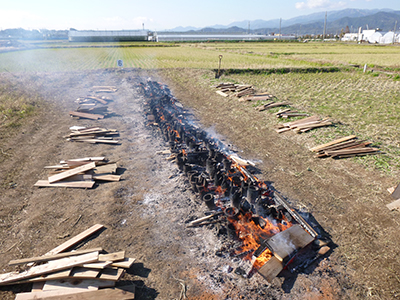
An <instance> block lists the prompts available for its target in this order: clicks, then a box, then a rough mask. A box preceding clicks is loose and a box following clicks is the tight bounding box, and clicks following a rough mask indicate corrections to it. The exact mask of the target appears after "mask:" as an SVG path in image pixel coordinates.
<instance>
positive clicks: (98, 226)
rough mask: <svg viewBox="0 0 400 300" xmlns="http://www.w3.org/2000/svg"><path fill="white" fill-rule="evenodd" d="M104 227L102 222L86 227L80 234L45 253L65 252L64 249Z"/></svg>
mask: <svg viewBox="0 0 400 300" xmlns="http://www.w3.org/2000/svg"><path fill="white" fill-rule="evenodd" d="M103 228H104V225H101V224H96V225H93V226H92V227H90V228H89V229H86V230H85V231H83V232H81V233H80V234H78V235H76V236H74V237H73V238H71V239H69V240H68V241H66V242H65V243H62V244H61V245H59V246H57V247H56V248H54V249H52V250H50V251H49V252H47V253H46V254H45V255H54V254H58V253H61V252H64V251H66V250H68V249H69V248H71V247H73V246H75V245H76V244H78V243H80V242H82V241H83V240H84V239H86V238H88V237H89V236H91V235H92V234H94V233H96V232H97V231H99V230H100V229H103Z"/></svg>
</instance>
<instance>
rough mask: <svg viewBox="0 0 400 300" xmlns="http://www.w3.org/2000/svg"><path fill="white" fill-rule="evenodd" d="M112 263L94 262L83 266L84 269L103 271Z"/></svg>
mask: <svg viewBox="0 0 400 300" xmlns="http://www.w3.org/2000/svg"><path fill="white" fill-rule="evenodd" d="M112 263H113V262H112V261H101V262H95V263H91V264H84V265H83V267H84V268H89V269H99V270H100V269H105V268H106V267H108V266H110V265H111V264H112Z"/></svg>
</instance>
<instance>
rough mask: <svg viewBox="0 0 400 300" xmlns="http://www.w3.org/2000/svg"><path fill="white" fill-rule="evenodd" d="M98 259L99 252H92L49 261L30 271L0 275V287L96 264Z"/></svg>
mask: <svg viewBox="0 0 400 300" xmlns="http://www.w3.org/2000/svg"><path fill="white" fill-rule="evenodd" d="M98 258H99V252H92V253H87V254H82V255H79V256H73V257H66V258H61V259H57V260H53V261H50V262H49V263H47V264H44V265H40V266H34V267H31V268H30V269H28V270H26V271H24V272H21V273H16V272H11V273H5V274H1V275H0V285H7V284H10V283H13V282H15V281H20V280H24V279H28V278H32V277H36V276H40V275H42V274H47V273H52V272H57V271H61V270H65V269H69V268H72V267H75V266H79V265H82V264H86V263H91V262H96V261H97V260H98Z"/></svg>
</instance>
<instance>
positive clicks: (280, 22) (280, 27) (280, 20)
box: [279, 18, 282, 39]
mask: <svg viewBox="0 0 400 300" xmlns="http://www.w3.org/2000/svg"><path fill="white" fill-rule="evenodd" d="M281 29H282V18H280V19H279V39H281V36H282V33H281Z"/></svg>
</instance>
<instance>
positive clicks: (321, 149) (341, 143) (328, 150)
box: [310, 135, 380, 158]
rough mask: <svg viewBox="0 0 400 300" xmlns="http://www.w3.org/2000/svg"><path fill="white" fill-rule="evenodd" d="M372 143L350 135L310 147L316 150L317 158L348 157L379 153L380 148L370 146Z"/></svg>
mask: <svg viewBox="0 0 400 300" xmlns="http://www.w3.org/2000/svg"><path fill="white" fill-rule="evenodd" d="M371 144H372V143H371V142H367V141H358V140H357V137H356V136H355V135H349V136H346V137H343V138H340V139H336V140H334V141H331V142H329V143H326V144H323V145H319V146H316V147H313V148H311V149H310V151H313V152H316V153H317V154H316V156H315V157H317V158H323V157H332V158H346V157H353V156H363V155H370V154H377V153H379V152H380V151H379V149H378V148H373V147H369V146H370V145H371Z"/></svg>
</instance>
